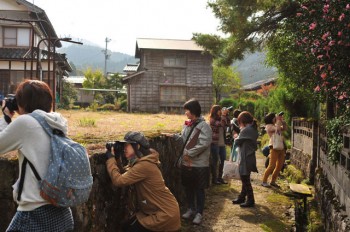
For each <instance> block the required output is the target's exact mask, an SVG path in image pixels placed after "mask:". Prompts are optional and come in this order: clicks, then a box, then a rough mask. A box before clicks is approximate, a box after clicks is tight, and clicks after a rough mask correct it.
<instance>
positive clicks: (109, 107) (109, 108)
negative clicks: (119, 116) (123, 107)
mask: <svg viewBox="0 0 350 232" xmlns="http://www.w3.org/2000/svg"><path fill="white" fill-rule="evenodd" d="M97 110H101V111H105V110H115V105H114V104H104V105H102V106H100V107H98V108H97Z"/></svg>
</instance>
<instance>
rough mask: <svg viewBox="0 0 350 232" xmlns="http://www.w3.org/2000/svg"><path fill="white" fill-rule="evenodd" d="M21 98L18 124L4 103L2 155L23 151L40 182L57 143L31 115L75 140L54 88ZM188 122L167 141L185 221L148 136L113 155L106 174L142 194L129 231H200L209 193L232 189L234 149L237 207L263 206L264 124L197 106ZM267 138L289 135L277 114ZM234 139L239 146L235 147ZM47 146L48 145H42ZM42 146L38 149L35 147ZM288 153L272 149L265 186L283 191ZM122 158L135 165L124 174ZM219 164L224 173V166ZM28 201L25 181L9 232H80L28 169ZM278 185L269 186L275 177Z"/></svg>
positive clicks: (25, 88) (24, 91) (30, 90)
mask: <svg viewBox="0 0 350 232" xmlns="http://www.w3.org/2000/svg"><path fill="white" fill-rule="evenodd" d="M15 98H16V100H17V105H18V109H17V110H16V112H17V113H18V114H19V116H18V117H17V118H16V120H14V121H13V122H11V121H12V117H13V116H14V112H13V111H10V110H9V109H8V107H7V105H6V101H5V100H4V101H2V111H3V114H4V117H2V118H1V119H0V141H1V143H0V154H3V153H6V152H9V151H13V150H18V151H19V153H18V158H19V172H20V173H21V172H22V171H23V170H22V162H23V159H24V157H25V158H27V159H28V160H29V161H30V162H31V163H32V164H33V165H34V166H35V167H40V168H37V170H38V172H39V174H40V175H44V174H45V173H46V172H47V168H48V163H49V155H48V154H50V153H51V150H50V149H51V147H50V138H49V136H48V135H47V134H46V133H45V132H44V130H43V128H42V127H41V126H40V124H39V123H38V122H37V121H36V120H35V119H34V118H33V117H31V116H30V115H29V114H30V113H32V112H33V111H35V110H40V111H43V112H44V113H45V115H46V121H47V122H48V123H49V124H50V125H52V126H53V127H54V128H59V129H60V130H61V131H63V132H64V133H67V120H66V119H64V118H63V117H62V116H61V115H60V114H59V113H56V112H52V105H53V104H52V103H53V102H52V101H53V97H52V92H51V90H50V88H49V87H48V85H47V84H46V83H44V82H42V81H38V80H26V81H23V82H22V83H20V85H19V86H18V88H17V91H16V95H15ZM183 108H184V111H185V115H186V117H187V120H186V121H185V123H184V125H183V128H182V131H181V133H180V134H169V133H164V135H165V136H167V137H171V139H173V140H174V141H176V144H177V146H178V149H177V150H180V151H181V154H180V156H179V159H178V163H179V167H180V168H181V180H182V185H183V188H184V192H185V196H186V203H187V205H186V206H187V210H186V212H184V213H183V214H182V215H181V216H180V208H179V204H178V202H177V200H176V198H175V197H174V196H173V194H172V193H171V191H170V190H169V189H168V188H167V187H166V185H165V183H164V179H163V176H162V173H161V170H160V168H159V167H160V166H159V165H160V162H159V154H158V152H157V151H156V150H154V149H152V148H151V147H150V144H149V142H148V140H147V139H146V138H145V136H144V135H143V134H142V133H140V132H135V131H133V132H128V133H127V134H126V135H125V137H124V140H123V141H120V143H122V144H123V149H122V150H114V147H113V146H112V147H107V151H106V153H105V156H106V168H107V171H108V173H109V176H110V178H111V181H112V183H113V184H114V185H116V186H129V185H132V186H134V189H135V192H136V199H137V209H138V211H137V212H136V213H135V215H133V217H132V218H130V220H129V221H128V222H127V223H125V225H123V230H124V231H128V232H133V231H138V232H143V231H178V230H179V229H180V227H181V217H182V218H183V219H191V220H192V222H193V223H194V224H200V223H201V222H202V219H203V211H204V206H205V189H206V188H208V187H209V186H210V176H211V183H212V184H226V183H227V182H226V181H225V180H223V179H222V174H223V167H224V161H225V160H226V146H227V144H228V143H231V144H230V146H231V147H232V149H231V150H234V151H236V147H237V148H238V149H237V150H238V153H239V154H240V164H239V172H240V177H241V182H242V189H241V192H240V194H239V195H238V197H237V198H236V199H234V200H233V201H232V203H233V204H240V206H241V207H252V206H254V204H255V200H254V194H253V188H252V185H251V179H250V174H251V172H257V167H256V157H255V152H256V150H257V139H258V131H257V123H256V120H255V119H254V117H253V116H252V115H251V113H249V112H247V111H243V112H240V111H238V110H236V111H234V112H233V116H234V118H233V119H232V120H231V119H230V118H229V112H230V111H229V110H228V109H226V108H221V106H219V105H214V106H213V107H212V108H211V110H210V116H209V121H208V122H206V121H205V119H204V118H203V117H202V109H201V105H200V103H199V102H198V101H197V100H195V99H191V100H189V101H187V102H186V103H185V104H184V105H183ZM265 123H266V124H267V125H266V130H267V133H268V134H269V135H271V136H272V135H273V132H274V131H276V130H285V129H286V126H285V123H284V122H283V120H282V118H281V117H276V115H274V114H270V115H268V116H267V118H265ZM227 131H229V133H230V134H231V135H232V138H233V143H232V140H230V141H227V138H226V134H227ZM37 141H40V142H37ZM33 144H35V146H33ZM282 156H283V153H282V152H280V151H275V150H274V149H273V147H271V148H270V165H269V167H268V168H267V169H266V171H265V174H264V179H263V186H266V187H268V186H270V185H271V186H277V184H276V178H277V176H278V172H279V170H278V169H280V167H281V163H282V161H284V156H283V158H282ZM121 157H124V158H125V159H126V160H127V165H126V166H123V163H122V160H121ZM218 164H219V165H218ZM25 172H26V179H25V181H24V186H23V191H22V193H21V194H22V195H21V196H22V197H21V199H20V200H18V199H17V198H16V196H17V194H18V185H19V183H18V182H19V181H18V180H17V182H16V183H15V184H14V185H13V195H14V199H15V201H16V203H17V204H18V208H17V212H16V214H15V216H14V217H13V219H12V221H11V223H10V225H9V226H8V229H7V231H72V230H73V229H74V223H73V217H72V212H71V210H70V209H69V208H62V207H55V206H53V205H51V204H50V203H49V202H47V201H46V200H45V199H43V198H42V197H41V196H40V193H39V191H40V187H39V183H38V181H37V179H36V177H35V174H34V173H33V172H32V171H31V170H30V169H26V170H25ZM272 172H273V174H272V181H271V182H270V184H267V178H268V176H269V175H270V174H271V173H272Z"/></svg>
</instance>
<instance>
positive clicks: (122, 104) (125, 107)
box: [119, 99, 128, 111]
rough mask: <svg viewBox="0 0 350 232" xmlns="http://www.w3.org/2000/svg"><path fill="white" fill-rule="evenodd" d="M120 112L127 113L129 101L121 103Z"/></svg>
mask: <svg viewBox="0 0 350 232" xmlns="http://www.w3.org/2000/svg"><path fill="white" fill-rule="evenodd" d="M119 107H120V110H122V111H127V109H128V101H127V100H126V99H125V100H122V101H121V102H120V106H119Z"/></svg>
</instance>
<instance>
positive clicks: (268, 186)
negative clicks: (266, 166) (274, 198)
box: [261, 182, 271, 188]
mask: <svg viewBox="0 0 350 232" xmlns="http://www.w3.org/2000/svg"><path fill="white" fill-rule="evenodd" d="M261 186H263V187H266V188H270V187H271V186H270V185H269V183H266V182H262V184H261Z"/></svg>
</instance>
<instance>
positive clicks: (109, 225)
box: [0, 138, 183, 232]
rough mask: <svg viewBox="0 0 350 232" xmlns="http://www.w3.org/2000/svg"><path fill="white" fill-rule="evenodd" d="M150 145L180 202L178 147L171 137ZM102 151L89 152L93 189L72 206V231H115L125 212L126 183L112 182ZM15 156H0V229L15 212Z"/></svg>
mask: <svg viewBox="0 0 350 232" xmlns="http://www.w3.org/2000/svg"><path fill="white" fill-rule="evenodd" d="M150 143H151V147H152V148H154V149H156V150H157V151H158V152H159V154H160V161H161V164H162V165H161V169H162V173H163V177H164V180H165V183H166V185H167V186H168V187H169V189H170V190H171V191H172V193H173V194H174V195H175V197H176V198H177V199H178V201H179V203H180V204H181V203H182V202H183V200H182V199H183V192H182V188H181V179H180V172H179V170H178V169H176V168H174V167H173V165H174V163H175V160H176V157H177V155H178V151H177V149H176V148H175V146H174V143H173V141H172V140H171V139H168V138H154V139H151V141H150ZM103 152H104V151H92V152H90V154H91V157H90V162H91V169H92V174H93V177H94V184H93V189H92V191H91V194H90V198H89V201H88V202H87V203H85V204H83V205H81V206H79V207H75V208H73V209H72V210H73V216H74V222H75V231H77V232H81V231H84V232H89V231H91V232H95V231H96V232H104V231H105V232H110V231H111V232H112V231H113V232H116V231H120V226H121V223H122V221H123V220H124V219H125V218H126V217H127V214H128V204H127V203H128V199H129V196H130V195H129V192H128V187H124V188H116V187H114V186H112V184H111V181H110V178H109V176H108V173H107V171H106V166H105V161H106V159H105V157H104V156H103V155H102V153H103ZM17 175H18V163H17V160H9V159H6V158H0V176H1V178H0V215H1V217H0V231H5V229H6V228H7V226H8V224H9V223H10V221H11V218H12V217H13V215H14V214H15V212H16V205H15V203H13V199H12V188H11V186H12V184H13V183H14V182H15V180H16V179H17Z"/></svg>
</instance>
